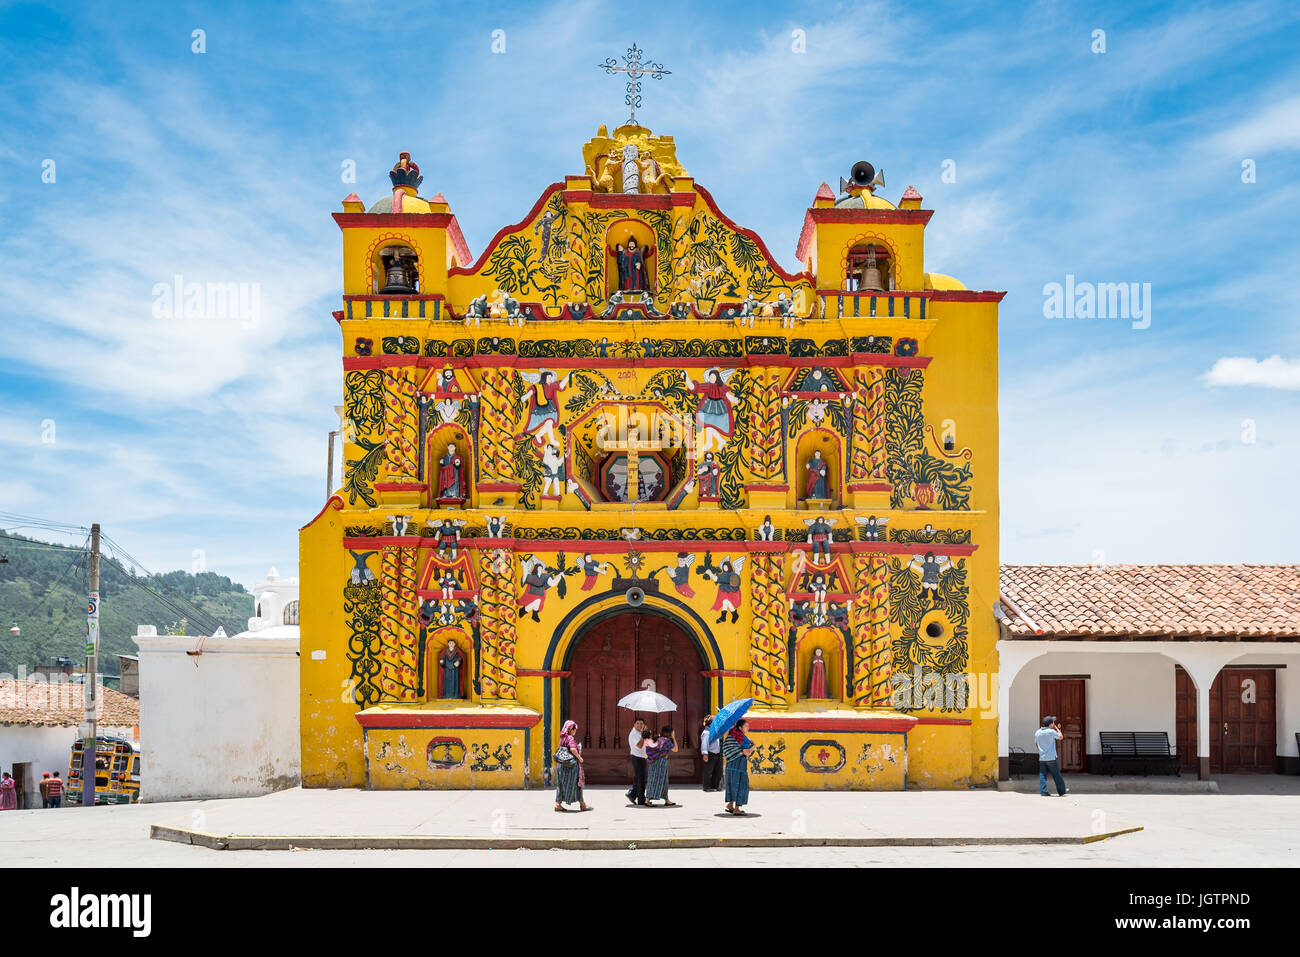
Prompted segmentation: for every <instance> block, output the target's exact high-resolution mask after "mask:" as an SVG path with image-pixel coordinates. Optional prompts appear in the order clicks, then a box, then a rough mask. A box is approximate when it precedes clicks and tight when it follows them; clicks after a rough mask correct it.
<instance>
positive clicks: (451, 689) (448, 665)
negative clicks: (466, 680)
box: [438, 641, 465, 698]
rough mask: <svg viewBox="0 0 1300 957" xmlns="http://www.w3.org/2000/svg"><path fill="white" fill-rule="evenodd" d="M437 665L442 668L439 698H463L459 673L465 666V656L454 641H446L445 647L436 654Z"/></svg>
mask: <svg viewBox="0 0 1300 957" xmlns="http://www.w3.org/2000/svg"><path fill="white" fill-rule="evenodd" d="M438 665H439V666H440V667H441V668H442V688H441V689H440V691H439V694H438V697H440V698H463V697H465V694H464V692H462V691H461V681H460V675H461V671H462V670H463V669H464V667H465V656H464V655H463V654H461V653H460V649H459V648H457V647H456V642H455V641H449V642H447V647H446V648H444V649H443V651H442V654H440V655H439V656H438Z"/></svg>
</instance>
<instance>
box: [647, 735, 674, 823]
mask: <svg viewBox="0 0 1300 957" xmlns="http://www.w3.org/2000/svg"><path fill="white" fill-rule="evenodd" d="M676 750H677V739H676V738H675V737H674V736H673V726H672V725H670V724H666V725H664V726H663V730H662V731H660V733H659V738H658V740H656V741H655V742H654V743H653V744H648V745H646V749H645V756H646V765H647V767H646V788H645V799H646V803H647V804H648V803H649V802H650V801H659V800H662V801H663V802H664V805H663V806H664V807H677V805H676V804H675V803H674V802H673V801H670V800H668V755H670V754H672V753H673V752H674V751H676Z"/></svg>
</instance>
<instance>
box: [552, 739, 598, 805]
mask: <svg viewBox="0 0 1300 957" xmlns="http://www.w3.org/2000/svg"><path fill="white" fill-rule="evenodd" d="M577 730H578V722H576V721H574V720H573V719H572V718H570V719H569V720H568V721H566V722H564V727H562V728H561V729H560V746H559V747H557V748H556V749H555V755H554V757H555V782H556V783H555V810H557V811H563V810H564V805H565V804H572V803H573V802H575V801H577V802H578V810H579V811H590V810H591V805H590V804H588V803H587V802H586V801H584V800H583V799H582V786H583V784H584V783H585V781H584V780H583V778H584V775H583V773H582V746H581V745H580V744H578V736H577V734H576V732H577Z"/></svg>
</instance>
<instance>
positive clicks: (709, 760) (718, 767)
mask: <svg viewBox="0 0 1300 957" xmlns="http://www.w3.org/2000/svg"><path fill="white" fill-rule="evenodd" d="M711 724H713V715H711V714H706V715H705V716H704V728H703V730H702V731H700V757H701V758H703V759H704V790H706V791H721V790H722V739H721V738H719V739H718V740H716V741H710V740H709V725H711Z"/></svg>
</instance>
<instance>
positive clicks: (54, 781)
mask: <svg viewBox="0 0 1300 957" xmlns="http://www.w3.org/2000/svg"><path fill="white" fill-rule="evenodd" d="M50 773H51V774H52V775H53V777H51V778H50V785H49V788H48V789H47V790H48V792H49V802H50V803H49V805H48V806H49V807H63V779H62V778H61V777H59V772H58V771H52V772H50Z"/></svg>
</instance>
